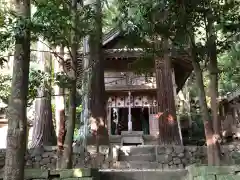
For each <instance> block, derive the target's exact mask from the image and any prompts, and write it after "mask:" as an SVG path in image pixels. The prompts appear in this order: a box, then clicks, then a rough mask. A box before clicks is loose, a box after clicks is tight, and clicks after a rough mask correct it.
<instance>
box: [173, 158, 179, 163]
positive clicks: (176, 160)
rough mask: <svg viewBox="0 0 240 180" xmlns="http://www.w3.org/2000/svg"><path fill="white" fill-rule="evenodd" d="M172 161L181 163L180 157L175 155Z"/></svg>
mask: <svg viewBox="0 0 240 180" xmlns="http://www.w3.org/2000/svg"><path fill="white" fill-rule="evenodd" d="M173 163H174V164H181V159H179V158H177V157H175V158H173Z"/></svg>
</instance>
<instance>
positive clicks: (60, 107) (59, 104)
mask: <svg viewBox="0 0 240 180" xmlns="http://www.w3.org/2000/svg"><path fill="white" fill-rule="evenodd" d="M60 57H61V58H64V47H63V46H62V47H61V48H60ZM61 58H59V61H60V62H59V61H57V60H56V59H55V66H54V71H55V73H59V72H62V71H63V70H62V69H63V68H62V64H63V62H62V59H61ZM55 94H56V95H57V96H56V97H55V108H56V109H55V120H56V132H57V134H58V137H57V145H58V157H59V159H58V162H57V168H60V167H61V157H62V155H63V144H64V139H65V135H66V130H65V102H64V89H63V88H61V87H59V86H57V85H56V87H55Z"/></svg>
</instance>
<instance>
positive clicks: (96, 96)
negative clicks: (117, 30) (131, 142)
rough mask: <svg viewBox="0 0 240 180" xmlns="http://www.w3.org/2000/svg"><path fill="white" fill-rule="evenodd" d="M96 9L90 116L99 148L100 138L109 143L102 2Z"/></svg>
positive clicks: (95, 4) (91, 41) (93, 34)
mask: <svg viewBox="0 0 240 180" xmlns="http://www.w3.org/2000/svg"><path fill="white" fill-rule="evenodd" d="M92 6H93V9H94V12H95V14H94V19H93V21H94V28H93V31H92V33H91V34H90V38H89V49H90V63H91V64H93V67H92V72H91V88H90V114H91V123H92V124H95V127H96V129H95V132H96V134H95V137H96V143H97V146H98V144H99V141H100V138H101V140H102V142H104V143H108V138H107V137H108V136H107V135H108V132H107V128H106V96H105V84H104V66H103V54H102V6H101V1H100V0H96V3H94V4H92Z"/></svg>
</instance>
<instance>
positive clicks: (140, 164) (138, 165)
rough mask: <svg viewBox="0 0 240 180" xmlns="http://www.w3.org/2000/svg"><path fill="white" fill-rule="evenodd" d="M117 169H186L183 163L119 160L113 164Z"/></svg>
mask: <svg viewBox="0 0 240 180" xmlns="http://www.w3.org/2000/svg"><path fill="white" fill-rule="evenodd" d="M112 167H113V168H115V169H164V170H168V169H184V168H185V167H184V165H183V164H178V165H175V164H172V165H169V164H162V163H158V162H149V161H117V162H115V163H114V164H113V166H112Z"/></svg>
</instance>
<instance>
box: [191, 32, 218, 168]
mask: <svg viewBox="0 0 240 180" xmlns="http://www.w3.org/2000/svg"><path fill="white" fill-rule="evenodd" d="M190 38H191V55H192V56H191V57H192V65H193V68H194V72H195V74H196V83H197V86H198V91H199V92H198V93H199V103H200V109H201V114H202V118H203V123H204V130H205V136H206V143H207V154H208V165H217V163H218V162H219V160H218V158H219V155H220V153H219V151H218V150H219V149H218V146H219V143H218V140H217V139H216V138H215V136H214V131H213V125H212V121H211V117H210V114H209V111H208V106H207V101H206V94H205V89H204V84H203V76H202V70H201V67H200V64H199V61H198V58H197V54H196V50H195V40H194V37H193V36H192V35H190Z"/></svg>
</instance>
